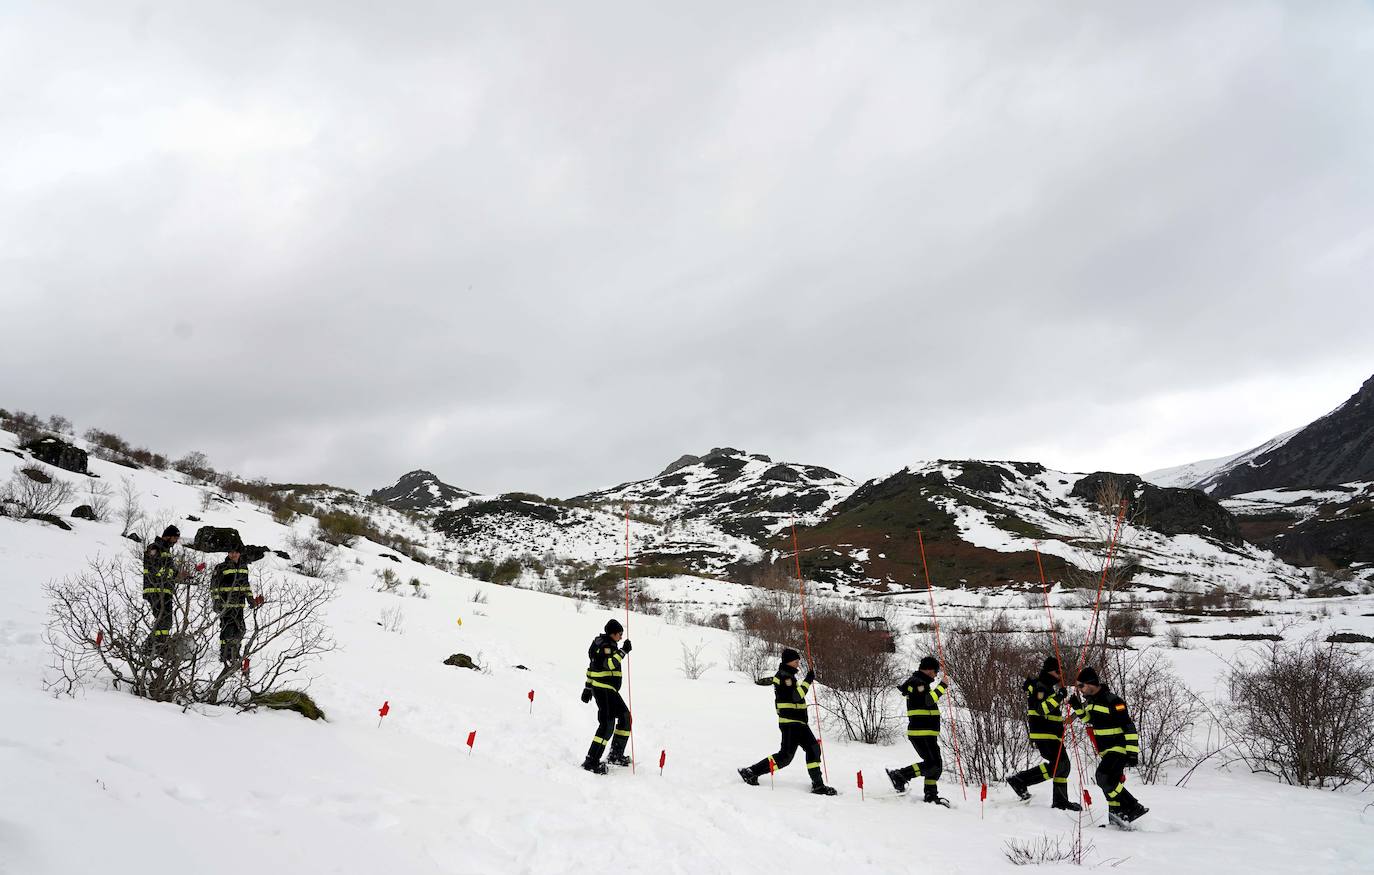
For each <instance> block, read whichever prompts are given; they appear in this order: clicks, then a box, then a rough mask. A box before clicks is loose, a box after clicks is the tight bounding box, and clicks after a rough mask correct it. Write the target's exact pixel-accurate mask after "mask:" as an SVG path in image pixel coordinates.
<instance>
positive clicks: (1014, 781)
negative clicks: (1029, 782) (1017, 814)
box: [1007, 775, 1031, 802]
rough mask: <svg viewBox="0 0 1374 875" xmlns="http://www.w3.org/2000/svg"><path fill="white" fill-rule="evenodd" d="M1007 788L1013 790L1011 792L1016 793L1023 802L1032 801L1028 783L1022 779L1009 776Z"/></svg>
mask: <svg viewBox="0 0 1374 875" xmlns="http://www.w3.org/2000/svg"><path fill="white" fill-rule="evenodd" d="M1007 786H1008V787H1010V788H1011V791H1012V792H1013V793H1015V794H1016V797H1017V798H1018V799H1020V800H1021V801H1022V802H1027V801H1029V800H1030V798H1031V794H1030V790H1028V789H1027V788H1026V782H1025V781H1022V780H1021V778H1020V777H1018V776H1016V775H1008V776H1007Z"/></svg>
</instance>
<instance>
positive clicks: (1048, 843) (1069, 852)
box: [1002, 834, 1093, 866]
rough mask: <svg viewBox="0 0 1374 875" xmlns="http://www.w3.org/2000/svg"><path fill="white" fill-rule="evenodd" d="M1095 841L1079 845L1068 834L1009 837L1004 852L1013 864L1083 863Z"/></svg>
mask: <svg viewBox="0 0 1374 875" xmlns="http://www.w3.org/2000/svg"><path fill="white" fill-rule="evenodd" d="M1092 850H1093V843H1092V842H1088V843H1086V844H1084V845H1081V846H1080V845H1077V844H1076V843H1075V842H1074V841H1073V839H1071V838H1068V837H1066V836H1062V835H1061V836H1053V837H1051V836H1050V835H1048V834H1046V835H1042V836H1038V837H1036V838H1033V839H1007V841H1006V843H1005V844H1003V845H1002V853H1003V854H1005V855H1006V858H1007V859H1008V860H1010V861H1011V863H1012V865H1013V866H1044V865H1045V864H1047V863H1082V862H1083V857H1084V856H1085V855H1087V854H1089V853H1091V852H1092Z"/></svg>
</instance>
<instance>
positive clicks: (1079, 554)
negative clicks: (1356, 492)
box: [780, 461, 1307, 594]
mask: <svg viewBox="0 0 1374 875" xmlns="http://www.w3.org/2000/svg"><path fill="white" fill-rule="evenodd" d="M1112 476H1116V477H1122V478H1129V475H1112ZM1086 482H1087V478H1086V476H1085V475H1083V474H1071V473H1068V472H1063V471H1052V470H1049V469H1047V468H1044V467H1043V466H1041V465H1037V464H1034V463H1029V462H972V461H962V462H930V463H925V464H921V465H915V466H912V467H909V468H906V469H904V470H903V471H901V472H898V473H897V474H894V475H892V476H891V477H888V478H884V479H880V480H875V481H872V482H870V483H866V484H864V486H863V487H862V488H861V489H859V490H858V491H857V492H855V493H854V494H853V495H851V496H850V497H849V498H848V499H847V500H846V501H845V502H843V503H841V504H840V505H839V506H837V507H836V508H835V509H834V511H833V512H832V513H831V514H830V515H828V516H827V517H826V518H825V519H824V520H822V521H821V522H820V523H818V524H817V525H815V526H814V527H811V528H809V529H807V530H806V531H805V532H803V533H802V536H801V540H802V545H803V548H804V551H805V553H804V555H805V556H806V557H807V560H808V561H807V566H808V567H809V568H810V569H812V572H813V573H814V574H816V575H817V576H820V577H822V578H823V579H831V580H836V581H841V582H848V583H863V582H868V583H870V584H872V585H874V586H877V587H879V588H881V589H885V590H891V591H901V590H904V589H907V588H910V587H911V586H912V585H913V584H919V582H920V580H919V578H918V577H917V576H916V574H917V572H918V571H919V566H918V565H917V564H916V559H917V557H916V545H915V543H914V541H915V532H914V531H913V529H914V528H916V527H917V526H919V527H920V528H922V529H923V530H924V537H925V541H926V547H927V553H928V558H929V560H930V562H931V567H932V573H934V574H935V576H936V580H937V582H939V583H942V584H945V585H954V584H968V585H972V586H997V585H1016V584H1024V583H1034V582H1036V581H1037V580H1038V571H1037V566H1036V564H1035V555H1034V550H1035V546H1036V544H1037V543H1038V544H1039V549H1040V552H1041V553H1042V554H1043V555H1044V556H1045V557H1050V560H1051V565H1049V566H1048V567H1049V568H1050V569H1051V571H1056V570H1059V569H1062V568H1063V567H1064V565H1063V564H1064V563H1067V564H1069V565H1073V566H1076V567H1078V568H1091V567H1093V564H1094V562H1096V561H1097V560H1096V558H1095V557H1096V556H1097V554H1098V552H1099V551H1100V550H1101V541H1100V535H1099V533H1100V531H1101V528H1102V526H1103V514H1102V513H1101V512H1100V511H1098V510H1096V509H1095V508H1094V506H1093V503H1092V502H1091V501H1090V497H1091V490H1087V494H1084V492H1085V490H1084V489H1083V488H1081V487H1080V483H1085V484H1086ZM1123 482H1124V480H1123ZM1136 483H1137V485H1136V488H1135V494H1134V498H1133V504H1132V510H1131V516H1132V519H1134V520H1136V523H1137V524H1136V525H1132V526H1130V527H1128V534H1127V535H1126V536H1125V537H1124V538H1123V539H1122V543H1121V552H1122V558H1123V560H1124V561H1130V562H1132V563H1134V565H1135V566H1136V568H1137V570H1136V572H1135V575H1134V577H1133V583H1134V584H1135V585H1137V586H1141V587H1146V588H1151V589H1165V590H1170V589H1176V588H1179V587H1181V586H1189V587H1199V588H1203V589H1207V588H1210V587H1214V586H1218V585H1220V586H1226V587H1228V588H1230V589H1233V590H1234V589H1247V590H1249V591H1252V592H1255V593H1270V594H1274V593H1280V592H1282V593H1291V592H1296V591H1299V590H1301V588H1302V587H1304V586H1305V585H1306V582H1307V577H1306V575H1305V573H1304V572H1302V571H1300V570H1299V569H1297V568H1294V567H1292V566H1290V565H1288V564H1286V563H1284V562H1283V561H1281V560H1280V559H1278V558H1277V557H1276V556H1274V554H1273V553H1271V552H1269V551H1267V550H1263V549H1260V548H1258V547H1255V546H1254V545H1251V544H1247V543H1244V542H1241V541H1240V540H1239V537H1238V536H1236V535H1234V534H1231V535H1228V534H1227V532H1226V529H1227V528H1228V526H1234V521H1233V520H1231V519H1230V517H1229V514H1227V513H1226V512H1225V511H1224V510H1222V509H1221V508H1220V506H1218V505H1217V504H1216V503H1215V502H1212V501H1211V500H1210V499H1207V498H1206V497H1205V496H1201V495H1198V494H1196V493H1193V492H1191V491H1189V490H1169V489H1158V488H1155V487H1153V486H1150V485H1148V484H1140V483H1139V482H1138V481H1136ZM780 546H785V545H782V544H780ZM1055 559H1058V560H1060V561H1059V562H1055V561H1054V560H1055Z"/></svg>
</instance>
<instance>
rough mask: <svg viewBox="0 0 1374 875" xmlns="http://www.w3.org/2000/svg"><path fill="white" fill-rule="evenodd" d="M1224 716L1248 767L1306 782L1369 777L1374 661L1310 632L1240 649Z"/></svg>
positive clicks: (1373, 762)
mask: <svg viewBox="0 0 1374 875" xmlns="http://www.w3.org/2000/svg"><path fill="white" fill-rule="evenodd" d="M1227 685H1228V688H1229V692H1230V701H1229V702H1228V703H1226V704H1225V705H1224V706H1223V716H1222V719H1223V721H1224V723H1225V724H1226V725H1227V728H1228V733H1229V734H1230V736H1231V737H1232V738H1233V739H1235V740H1236V742H1237V743H1238V745H1239V747H1240V749H1241V751H1242V753H1243V755H1244V756H1245V759H1246V761H1247V762H1248V763H1249V765H1250V767H1251V769H1253V770H1254V771H1256V772H1263V773H1265V774H1270V775H1274V776H1275V777H1277V778H1279V779H1280V780H1282V781H1284V782H1286V783H1289V784H1296V785H1299V786H1303V787H1330V788H1332V789H1338V788H1340V787H1344V786H1346V785H1347V784H1352V783H1368V782H1370V781H1374V753H1371V752H1374V666H1371V665H1370V663H1369V662H1368V661H1367V659H1365V658H1363V657H1361V655H1360V654H1359V653H1358V651H1356V650H1353V649H1347V648H1345V647H1343V646H1341V645H1337V644H1326V643H1323V642H1322V641H1321V640H1320V639H1319V637H1317V636H1312V637H1309V638H1306V639H1304V640H1302V641H1299V642H1296V643H1293V644H1284V643H1283V642H1277V641H1276V642H1272V643H1269V644H1268V645H1266V646H1264V647H1262V648H1260V649H1256V650H1251V651H1248V652H1246V653H1243V654H1242V655H1241V656H1240V657H1238V659H1237V660H1236V662H1235V663H1234V664H1233V665H1232V667H1231V670H1230V672H1229V674H1228V676H1227Z"/></svg>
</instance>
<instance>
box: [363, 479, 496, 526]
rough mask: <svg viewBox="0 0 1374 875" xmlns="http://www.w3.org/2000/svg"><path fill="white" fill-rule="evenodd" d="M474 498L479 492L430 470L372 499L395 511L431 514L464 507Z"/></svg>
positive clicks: (373, 495) (378, 491) (382, 490)
mask: <svg viewBox="0 0 1374 875" xmlns="http://www.w3.org/2000/svg"><path fill="white" fill-rule="evenodd" d="M474 495H476V493H475V492H470V491H469V490H467V489H461V488H459V487H457V486H451V485H449V484H447V483H445V482H444V481H442V480H440V479H439V478H438V477H436V476H435V475H434V474H432V473H431V472H429V471H425V470H423V469H417V470H415V471H411V472H410V473H409V474H405V475H402V477H401V479H399V480H397V481H396V482H395V483H394V484H392V485H391V486H388V487H386V488H385V489H375V490H373V491H372V494H371V498H372V500H373V501H375V502H377V503H378V504H384V505H386V506H387V507H390V508H393V509H395V510H403V511H410V512H411V513H420V514H426V515H431V514H437V513H442V512H443V511H446V510H451V509H453V508H454V507H455V506H460V505H462V504H464V503H466V500H467V499H469V498H472V496H474Z"/></svg>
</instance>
